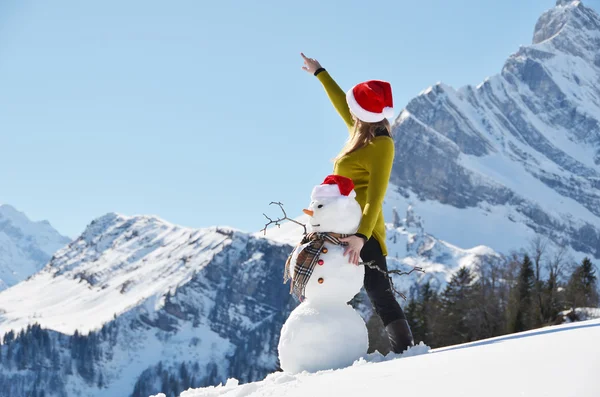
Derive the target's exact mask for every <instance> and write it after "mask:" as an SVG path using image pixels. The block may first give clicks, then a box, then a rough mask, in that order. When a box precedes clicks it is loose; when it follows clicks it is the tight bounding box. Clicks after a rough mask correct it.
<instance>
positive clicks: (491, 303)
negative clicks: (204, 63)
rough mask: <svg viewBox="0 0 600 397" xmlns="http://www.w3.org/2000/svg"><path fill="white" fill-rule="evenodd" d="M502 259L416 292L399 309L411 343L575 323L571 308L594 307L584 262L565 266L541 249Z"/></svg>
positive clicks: (541, 245) (594, 291)
mask: <svg viewBox="0 0 600 397" xmlns="http://www.w3.org/2000/svg"><path fill="white" fill-rule="evenodd" d="M531 245H532V250H531V251H530V252H525V253H512V254H511V255H510V256H509V257H508V258H496V259H490V260H487V261H485V262H483V263H481V264H479V265H478V266H475V267H473V268H467V267H462V268H460V269H459V270H458V271H457V272H456V273H455V274H454V275H453V276H452V278H451V280H450V281H449V282H448V284H447V285H446V287H445V288H444V289H443V290H442V291H440V292H437V291H436V290H435V289H434V288H433V287H432V285H431V284H430V283H426V284H424V285H422V286H418V287H416V290H415V291H414V293H413V294H412V296H411V299H410V300H409V302H408V303H407V305H406V307H405V311H406V316H407V319H408V321H409V323H410V324H411V328H412V331H413V335H414V337H415V341H416V342H419V341H423V342H425V343H426V344H428V345H429V346H431V347H440V346H448V345H454V344H459V343H465V342H471V341H475V340H480V339H485V338H491V337H494V336H500V335H504V334H510V333H515V332H521V331H526V330H530V329H534V328H539V327H543V326H547V325H553V324H560V323H563V322H565V321H566V320H567V319H566V317H568V320H570V321H576V320H580V319H583V318H579V316H580V314H579V313H578V312H577V311H575V310H574V309H575V308H583V307H597V306H598V304H599V296H598V286H597V277H596V270H595V266H594V264H593V263H592V261H591V260H590V259H589V258H587V257H586V258H584V259H583V260H582V262H581V263H577V264H574V265H571V266H567V265H566V260H565V250H559V251H558V252H556V253H555V254H553V255H548V252H547V251H548V249H547V243H545V242H544V241H543V240H541V239H536V240H533V241H532V244H531Z"/></svg>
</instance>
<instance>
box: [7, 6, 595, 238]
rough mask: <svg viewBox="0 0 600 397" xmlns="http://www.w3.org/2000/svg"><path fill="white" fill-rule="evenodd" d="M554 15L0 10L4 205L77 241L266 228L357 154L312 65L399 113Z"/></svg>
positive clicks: (476, 72) (407, 9)
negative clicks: (111, 222)
mask: <svg viewBox="0 0 600 397" xmlns="http://www.w3.org/2000/svg"><path fill="white" fill-rule="evenodd" d="M554 3H555V2H554V1H553V0H535V1H534V0H529V1H526V2H524V1H522V0H505V1H502V2H499V1H481V0H456V1H448V0H420V1H403V0H396V1H369V2H367V1H354V0H350V1H344V2H341V1H322V2H314V5H312V4H310V3H309V2H288V1H280V0H279V1H276V0H273V1H272V0H265V1H258V2H248V1H241V0H240V1H230V0H221V1H200V0H198V1H191V0H187V1H184V0H180V1H170V2H165V1H147V0H144V1H140V0H135V1H134V0H129V1H126V2H123V1H114V0H105V1H101V2H100V1H96V2H82V1H74V0H73V1H66V0H57V1H53V2H42V1H34V0H20V1H17V0H14V1H2V2H1V3H0V87H2V88H1V90H0V120H2V129H1V130H0V203H6V204H11V205H13V206H15V207H17V208H18V209H20V210H21V211H24V212H25V213H26V214H27V215H28V216H29V217H30V218H32V219H34V220H40V219H48V220H49V221H50V222H51V223H52V225H53V226H54V227H56V228H57V229H58V230H59V231H60V232H61V233H63V234H66V235H69V236H71V237H75V236H77V235H78V234H79V233H80V232H81V231H83V229H84V228H85V226H86V225H87V224H88V223H89V222H90V221H91V220H92V219H94V218H96V217H98V216H101V215H103V214H104V213H106V212H111V211H115V212H119V213H123V214H127V215H135V214H153V215H158V216H160V217H162V218H164V219H166V220H168V221H170V222H173V223H177V224H181V225H185V226H192V227H204V226H211V225H229V226H234V227H237V228H240V229H242V230H246V231H256V230H259V229H261V228H262V227H263V225H264V222H263V216H262V213H263V212H268V213H270V214H272V215H274V216H277V215H279V214H278V211H277V209H276V208H273V207H269V205H268V204H269V202H270V201H273V200H275V201H282V202H283V203H284V204H285V207H286V209H287V211H288V213H289V214H290V215H297V214H300V211H301V209H302V208H303V207H304V206H306V205H307V204H308V201H309V195H310V191H311V189H312V187H313V185H315V184H318V183H320V182H321V181H322V179H323V178H324V177H325V176H326V175H328V174H329V173H330V172H331V169H332V164H331V162H330V159H331V158H333V157H334V156H335V155H336V154H337V152H338V151H339V149H340V148H341V146H342V145H343V143H344V140H345V139H346V130H345V127H344V125H343V123H342V122H341V120H340V119H339V118H338V116H337V114H336V113H335V112H334V110H333V109H332V107H331V106H330V104H329V102H328V100H327V98H326V96H325V94H324V92H323V90H322V88H321V86H320V84H319V83H318V81H317V80H316V79H315V78H314V77H312V76H310V75H308V74H307V73H306V72H304V71H302V70H301V66H302V60H301V58H300V55H299V53H300V51H304V52H305V53H306V54H307V55H308V56H311V57H315V58H317V59H318V60H319V61H321V63H322V64H323V66H324V67H326V68H327V69H328V70H329V71H330V72H331V74H332V75H333V77H334V78H335V79H336V80H337V81H338V83H339V84H340V85H341V86H342V87H343V88H344V89H347V88H350V87H351V86H352V85H353V84H355V83H358V82H360V81H363V80H368V79H375V78H376V79H383V80H388V81H390V82H391V83H392V87H393V91H394V100H395V105H396V108H397V111H399V110H400V109H401V108H402V107H404V106H405V105H406V103H407V102H408V101H409V100H410V99H411V98H412V97H414V96H416V95H417V94H418V93H419V92H420V91H421V90H423V89H425V88H426V87H428V86H430V85H431V84H434V83H436V82H438V81H443V82H444V83H447V84H450V85H452V86H454V87H460V86H463V85H466V84H478V83H479V82H481V81H482V80H483V79H484V78H485V77H486V76H489V75H493V74H496V73H498V72H499V71H500V70H501V68H502V65H503V63H504V61H505V59H506V58H507V57H508V56H509V55H510V54H511V53H513V52H514V51H516V50H517V49H518V47H519V45H527V44H529V43H530V42H531V37H532V34H533V28H534V25H535V22H536V20H537V18H538V17H539V16H540V15H541V13H542V12H543V11H545V10H546V9H548V8H550V7H552V6H553V5H554ZM342 4H343V6H342ZM584 4H586V5H587V6H591V7H593V8H595V9H596V10H598V9H600V0H588V1H584Z"/></svg>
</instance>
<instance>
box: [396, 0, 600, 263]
mask: <svg viewBox="0 0 600 397" xmlns="http://www.w3.org/2000/svg"><path fill="white" fill-rule="evenodd" d="M599 82H600V16H599V15H598V14H597V13H596V12H595V11H593V10H592V9H590V8H586V7H585V6H584V5H583V4H582V3H581V2H580V1H565V0H559V1H558V2H557V5H556V7H554V8H552V9H550V10H549V11H547V12H546V13H544V15H542V16H541V17H540V19H539V21H538V23H537V24H536V27H535V31H534V38H533V43H532V44H531V45H529V46H524V47H521V48H520V49H519V50H518V51H517V52H516V53H515V54H513V55H512V56H511V57H510V58H509V59H508V60H507V61H506V63H505V65H504V67H503V69H502V72H501V73H500V74H498V75H495V76H492V77H490V78H488V79H486V80H485V81H484V82H483V83H481V84H479V85H478V86H476V87H472V86H467V87H463V88H461V89H458V90H456V89H453V88H452V87H449V86H447V85H444V84H442V83H439V84H436V85H435V86H432V87H429V88H428V89H426V90H425V91H423V92H422V93H421V94H420V95H419V96H418V97H416V98H415V99H413V100H412V101H410V103H409V104H408V105H407V106H406V108H405V109H403V111H402V112H401V114H400V115H399V117H398V118H397V119H396V121H395V123H394V125H393V130H394V135H395V141H396V160H395V164H394V168H393V173H392V184H393V186H392V188H391V189H390V192H389V194H388V199H387V203H386V207H385V210H386V217H387V218H388V219H391V216H392V213H391V211H392V208H393V207H396V208H398V209H400V210H403V209H404V208H406V207H407V205H409V204H411V203H412V205H413V206H414V208H415V210H416V212H417V213H419V214H420V215H421V216H422V217H423V218H424V220H425V221H426V223H427V229H428V231H429V232H430V233H431V234H433V235H435V236H436V237H437V238H440V239H442V240H445V241H448V242H450V243H452V244H455V245H457V246H460V247H472V246H477V245H481V244H482V245H486V246H489V247H492V248H493V249H494V250H496V251H500V252H507V251H508V250H510V249H518V248H521V247H523V246H525V245H526V240H527V239H529V238H531V237H533V236H534V235H536V234H537V235H541V236H547V237H549V238H550V239H551V240H553V241H554V242H555V243H557V244H561V243H564V244H566V245H567V246H570V247H571V248H572V249H573V250H575V251H579V252H580V253H581V254H588V255H592V256H594V257H596V258H600V191H599V190H598V188H599V187H600V84H599Z"/></svg>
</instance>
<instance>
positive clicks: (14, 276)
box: [0, 204, 70, 291]
mask: <svg viewBox="0 0 600 397" xmlns="http://www.w3.org/2000/svg"><path fill="white" fill-rule="evenodd" d="M69 241H70V239H69V238H67V237H64V236H61V235H60V234H59V233H58V232H57V231H56V230H54V229H53V228H52V226H51V225H50V224H49V223H48V221H41V222H32V221H30V220H29V219H28V218H27V216H26V215H25V214H23V213H22V212H19V211H17V210H16V209H15V208H13V207H11V206H10V205H6V204H3V205H0V291H2V290H4V289H6V288H8V287H10V286H13V285H15V284H17V283H18V282H20V281H22V280H25V279H26V278H27V277H29V276H31V275H32V274H34V273H35V272H37V271H38V270H40V269H41V268H42V267H43V266H44V265H45V264H46V262H48V260H49V259H50V257H51V256H52V254H53V253H54V252H56V251H57V250H58V249H59V248H62V247H63V246H65V245H66V244H67V243H68V242H69Z"/></svg>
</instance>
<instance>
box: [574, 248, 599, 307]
mask: <svg viewBox="0 0 600 397" xmlns="http://www.w3.org/2000/svg"><path fill="white" fill-rule="evenodd" d="M567 301H568V304H569V305H570V306H571V308H576V307H596V306H598V303H599V298H598V290H597V278H596V271H595V269H594V265H593V264H592V262H591V261H590V259H589V258H587V257H586V258H584V259H583V261H582V262H581V265H580V266H577V267H576V268H575V269H574V271H573V273H572V274H571V278H570V279H569V283H568V285H567Z"/></svg>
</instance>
